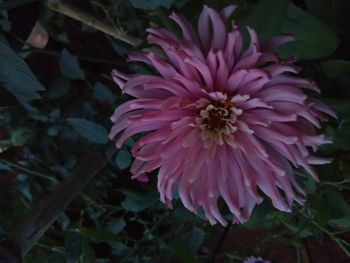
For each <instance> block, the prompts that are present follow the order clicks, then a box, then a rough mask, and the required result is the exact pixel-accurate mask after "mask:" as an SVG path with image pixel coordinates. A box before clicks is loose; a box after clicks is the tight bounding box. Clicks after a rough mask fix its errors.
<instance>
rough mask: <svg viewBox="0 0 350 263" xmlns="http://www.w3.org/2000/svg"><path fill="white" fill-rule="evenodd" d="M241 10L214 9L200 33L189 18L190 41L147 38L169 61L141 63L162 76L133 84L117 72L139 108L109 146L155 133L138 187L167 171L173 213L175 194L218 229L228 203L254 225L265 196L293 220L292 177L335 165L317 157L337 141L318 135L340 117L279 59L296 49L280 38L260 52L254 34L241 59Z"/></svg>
mask: <svg viewBox="0 0 350 263" xmlns="http://www.w3.org/2000/svg"><path fill="white" fill-rule="evenodd" d="M234 9H235V6H228V7H226V8H224V9H223V10H222V11H221V12H220V13H217V12H216V11H214V10H213V9H211V8H209V7H207V6H205V7H204V9H203V11H202V13H201V15H200V18H199V23H198V32H196V31H195V29H194V28H193V27H192V25H191V24H190V23H189V22H188V21H187V20H186V19H185V18H184V17H183V16H181V15H179V14H176V13H173V14H172V15H171V16H170V18H171V19H173V20H174V21H175V22H176V23H177V24H178V25H179V27H180V28H181V30H182V39H179V38H177V36H176V35H175V34H173V33H172V32H169V31H167V30H165V29H163V28H150V29H148V32H149V36H148V42H149V43H151V44H156V45H158V46H160V47H161V49H162V50H163V54H162V55H159V54H158V53H157V54H156V53H152V52H151V53H138V54H134V55H131V56H130V61H142V62H145V63H148V64H150V65H152V66H153V67H154V69H155V70H156V71H157V72H158V74H157V75H131V76H126V75H124V74H122V73H120V72H118V71H116V70H114V71H113V72H112V75H113V78H114V80H115V82H116V83H117V84H118V85H119V87H120V88H121V90H122V91H123V93H126V94H129V95H131V96H132V97H134V99H132V100H130V101H128V102H125V103H124V104H122V105H120V106H119V107H118V108H117V109H116V110H115V112H114V114H113V116H112V117H111V120H112V122H113V123H114V125H113V127H112V129H111V131H110V134H109V137H110V138H111V139H113V138H115V137H116V136H117V135H118V134H120V136H119V138H118V140H117V143H116V146H117V147H118V148H120V147H121V146H122V144H123V143H124V141H125V140H126V139H127V138H129V137H130V136H133V135H135V134H137V133H144V132H148V133H147V135H145V136H143V137H142V138H141V139H140V140H139V141H138V142H137V143H136V144H135V145H134V147H133V149H132V154H133V155H134V157H135V161H134V163H133V164H132V166H131V172H132V174H133V177H134V178H137V177H138V176H140V175H144V173H149V172H151V171H153V170H157V169H159V170H158V190H159V192H160V199H161V201H162V202H164V203H166V204H167V205H168V206H171V203H172V199H173V194H174V191H175V190H177V191H178V192H179V196H180V199H181V201H182V203H183V204H184V206H185V207H186V208H187V209H188V210H190V211H192V212H194V213H196V211H197V210H198V208H200V207H202V208H203V209H204V212H205V214H206V217H207V218H208V220H209V221H210V223H212V224H214V223H216V222H217V221H218V222H220V223H221V224H222V225H225V224H227V222H226V220H225V219H224V218H223V216H222V214H221V213H220V210H219V208H218V205H217V202H218V198H219V197H222V198H223V200H224V201H225V203H226V205H227V207H228V209H229V210H230V211H231V213H232V214H233V216H234V221H235V222H245V221H246V220H247V219H248V218H249V216H250V214H251V213H252V210H253V208H254V206H255V205H256V204H259V203H260V202H262V200H263V199H262V194H261V193H265V195H267V196H268V197H270V199H271V200H272V203H273V205H274V206H275V207H276V208H277V209H279V210H282V211H290V210H291V206H292V204H293V201H296V202H298V203H300V204H302V203H303V200H304V195H305V193H304V191H303V189H302V188H301V187H300V186H299V185H298V183H297V182H296V180H295V177H294V174H293V168H292V167H303V168H304V169H305V170H306V171H307V172H308V173H309V174H310V175H311V176H312V177H314V178H315V179H316V180H317V175H316V173H315V171H314V169H313V168H312V167H311V165H313V164H324V163H326V162H328V160H326V159H323V158H318V157H315V156H312V155H310V152H314V151H316V150H317V148H318V146H319V145H321V144H324V143H329V142H330V141H329V140H328V139H326V138H325V136H324V135H317V134H316V131H315V127H317V128H319V127H320V121H323V120H325V115H326V114H328V115H331V116H335V114H334V113H333V111H332V110H330V109H329V108H328V107H327V106H325V105H323V104H322V103H320V102H318V101H317V100H314V99H311V98H308V97H307V96H306V95H305V93H304V90H306V89H307V90H314V91H316V92H318V91H319V90H318V88H317V87H316V85H315V83H313V82H312V81H310V80H308V79H304V78H301V77H298V76H297V74H298V72H299V70H300V69H299V68H298V67H296V66H294V65H293V64H292V62H291V61H283V60H280V59H279V58H278V57H277V55H276V54H274V53H273V52H272V51H271V50H272V49H273V48H275V47H277V46H279V45H281V44H283V43H285V42H288V41H291V40H293V38H292V37H291V36H281V37H275V38H273V39H271V40H270V41H267V42H265V43H259V40H258V37H257V35H256V32H255V31H254V30H253V29H251V28H248V31H249V34H250V45H249V46H248V48H246V49H245V50H243V49H242V35H241V33H240V31H239V30H238V28H237V26H235V25H233V30H232V31H231V32H228V31H227V29H226V22H227V20H228V18H229V17H230V15H231V14H232V12H233V11H234Z"/></svg>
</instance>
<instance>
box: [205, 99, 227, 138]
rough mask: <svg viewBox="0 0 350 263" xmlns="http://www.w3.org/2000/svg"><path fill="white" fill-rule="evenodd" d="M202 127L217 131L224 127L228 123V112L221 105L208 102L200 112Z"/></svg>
mask: <svg viewBox="0 0 350 263" xmlns="http://www.w3.org/2000/svg"><path fill="white" fill-rule="evenodd" d="M200 117H202V119H201V125H202V126H204V127H202V128H205V129H208V130H210V131H211V132H219V131H221V130H223V129H225V127H226V125H229V123H230V112H229V110H227V109H225V108H223V107H215V106H214V105H212V104H209V105H208V106H207V107H206V108H205V109H204V110H201V112H200Z"/></svg>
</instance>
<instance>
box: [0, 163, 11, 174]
mask: <svg viewBox="0 0 350 263" xmlns="http://www.w3.org/2000/svg"><path fill="white" fill-rule="evenodd" d="M0 171H7V172H8V171H11V168H10V167H9V166H7V165H6V164H4V163H2V162H0Z"/></svg>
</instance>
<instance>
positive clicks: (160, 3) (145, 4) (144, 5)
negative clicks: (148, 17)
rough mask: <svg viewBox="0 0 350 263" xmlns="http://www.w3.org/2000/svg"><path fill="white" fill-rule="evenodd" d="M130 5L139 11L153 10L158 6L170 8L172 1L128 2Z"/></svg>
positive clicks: (133, 0)
mask: <svg viewBox="0 0 350 263" xmlns="http://www.w3.org/2000/svg"><path fill="white" fill-rule="evenodd" d="M129 1H130V3H131V4H132V5H133V6H134V7H136V8H139V9H143V10H153V9H156V8H158V7H160V6H164V7H166V8H170V6H171V4H172V2H173V0H129Z"/></svg>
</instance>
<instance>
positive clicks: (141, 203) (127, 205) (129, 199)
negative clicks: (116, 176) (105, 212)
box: [121, 191, 157, 213]
mask: <svg viewBox="0 0 350 263" xmlns="http://www.w3.org/2000/svg"><path fill="white" fill-rule="evenodd" d="M123 193H124V195H125V196H126V198H125V200H124V201H123V202H122V203H121V206H122V207H123V208H124V209H125V210H127V211H131V212H135V213H139V212H141V211H143V210H145V209H146V208H148V207H150V206H151V205H152V204H153V203H154V202H155V201H156V200H157V197H156V196H155V195H154V194H152V193H150V194H148V195H143V194H139V193H137V194H136V193H135V192H129V191H123Z"/></svg>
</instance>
